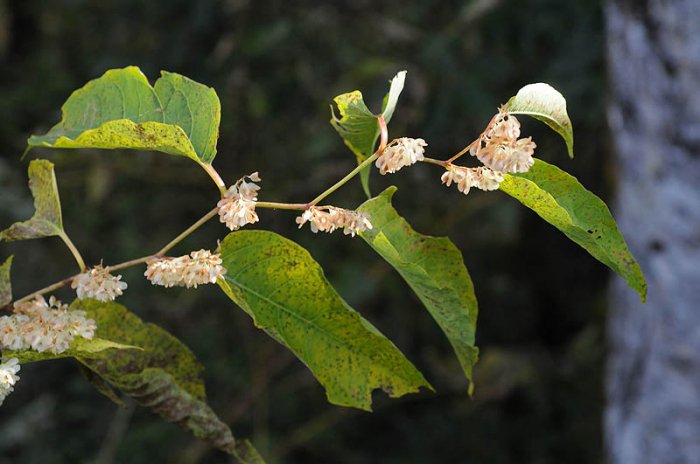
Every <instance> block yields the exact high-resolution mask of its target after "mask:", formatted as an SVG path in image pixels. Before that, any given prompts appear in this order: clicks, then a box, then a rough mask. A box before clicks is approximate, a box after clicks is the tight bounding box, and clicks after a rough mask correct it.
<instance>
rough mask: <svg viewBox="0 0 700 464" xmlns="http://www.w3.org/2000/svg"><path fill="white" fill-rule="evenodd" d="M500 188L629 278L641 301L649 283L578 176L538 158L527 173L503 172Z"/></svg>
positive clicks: (600, 204)
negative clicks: (512, 173)
mask: <svg viewBox="0 0 700 464" xmlns="http://www.w3.org/2000/svg"><path fill="white" fill-rule="evenodd" d="M504 178H505V180H504V181H503V182H502V183H501V186H500V189H501V190H502V191H504V192H506V193H507V194H508V195H510V196H512V197H513V198H515V199H516V200H518V201H520V202H521V203H522V204H524V205H525V206H527V207H528V208H530V209H531V210H533V211H534V212H535V213H537V214H538V215H539V216H540V217H541V218H542V219H544V220H545V221H547V222H549V223H550V224H552V225H553V226H554V227H556V228H557V229H559V230H561V231H562V232H564V234H566V236H567V237H569V238H570V239H571V240H573V241H574V242H576V243H578V244H579V245H581V246H582V247H583V248H584V249H585V250H586V251H588V252H589V253H590V254H591V255H592V256H593V257H594V258H596V259H597V260H598V261H600V262H602V263H603V264H605V265H607V266H608V267H610V268H611V269H612V270H613V271H615V272H616V273H618V274H619V275H621V276H622V277H624V278H625V279H626V280H627V283H628V284H629V286H630V287H632V288H633V289H635V290H636V291H637V293H639V296H640V297H641V299H642V301H644V300H645V299H646V291H647V284H646V281H645V280H644V275H643V274H642V270H641V269H640V267H639V264H637V261H636V260H635V259H634V257H633V256H632V254H631V253H630V251H629V249H628V248H627V244H626V243H625V239H624V238H623V237H622V234H621V233H620V231H619V230H618V228H617V224H616V223H615V220H614V219H613V217H612V214H610V210H609V209H608V207H607V206H606V205H605V203H604V202H603V200H601V199H600V198H598V197H597V196H596V195H594V194H593V193H591V192H590V191H588V190H586V189H585V188H584V187H583V186H582V185H581V184H580V183H579V182H578V181H577V180H576V178H575V177H573V176H571V175H569V174H567V173H566V172H564V171H562V170H561V169H559V168H557V167H556V166H553V165H551V164H547V163H545V162H544V161H541V160H535V165H534V166H533V167H532V168H531V169H530V170H529V171H528V172H526V173H523V174H515V175H510V174H506V175H504Z"/></svg>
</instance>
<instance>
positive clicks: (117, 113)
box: [28, 66, 221, 164]
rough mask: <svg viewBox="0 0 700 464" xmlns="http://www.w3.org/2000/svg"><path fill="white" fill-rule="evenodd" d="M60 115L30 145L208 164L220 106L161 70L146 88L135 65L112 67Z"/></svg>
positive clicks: (206, 92) (203, 89)
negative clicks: (148, 153) (153, 154)
mask: <svg viewBox="0 0 700 464" xmlns="http://www.w3.org/2000/svg"><path fill="white" fill-rule="evenodd" d="M62 114H63V117H62V119H61V122H59V123H58V124H56V125H55V126H54V127H53V128H51V130H50V131H49V132H48V133H46V134H45V135H33V136H31V137H30V138H29V140H28V144H29V146H30V147H35V146H44V147H54V148H102V149H118V148H125V149H138V150H153V151H160V152H163V153H168V154H171V155H181V156H186V157H188V158H191V159H193V160H195V161H196V162H198V163H200V164H211V162H212V161H213V160H214V156H216V141H217V138H218V131H219V121H220V118H221V105H220V103H219V99H218V97H217V96H216V92H214V90H213V89H211V88H210V87H207V86H205V85H202V84H199V83H197V82H194V81H192V80H190V79H187V78H186V77H183V76H180V75H179V74H174V73H167V72H163V75H162V77H161V78H160V79H158V81H157V82H156V84H155V88H154V87H151V85H150V84H149V83H148V79H146V77H145V76H144V75H143V73H142V72H141V71H140V70H139V68H137V67H135V66H129V67H126V68H123V69H112V70H109V71H107V72H106V73H105V74H104V75H102V76H101V77H99V78H97V79H94V80H92V81H90V82H88V83H87V84H86V85H85V86H83V87H82V88H81V89H78V90H76V91H75V92H73V94H72V95H71V96H70V97H69V98H68V100H67V101H66V102H65V103H64V105H63V107H62Z"/></svg>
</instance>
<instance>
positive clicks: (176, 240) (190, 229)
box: [155, 206, 219, 258]
mask: <svg viewBox="0 0 700 464" xmlns="http://www.w3.org/2000/svg"><path fill="white" fill-rule="evenodd" d="M218 212H219V207H218V206H217V207H216V208H214V209H212V210H211V211H209V212H208V213H207V214H205V215H204V216H202V217H201V218H200V219H199V220H198V221H197V222H195V223H194V224H192V225H191V226H189V227H188V228H187V229H185V231H184V232H182V233H181V234H180V235H178V236H177V237H175V238H174V239H172V240H171V241H170V243H168V244H167V245H165V246H164V247H163V248H161V249H160V251H158V253H156V254H155V256H157V257H159V258H160V257H162V256H163V255H165V253H167V252H168V251H170V249H171V248H173V247H174V246H175V245H177V244H178V243H180V242H181V241H182V240H183V239H184V238H185V237H187V236H188V235H190V234H191V233H192V232H194V231H195V230H197V229H199V228H200V227H202V225H204V224H205V223H206V222H207V221H209V219H211V218H213V217H214V216H216V215H217V214H218Z"/></svg>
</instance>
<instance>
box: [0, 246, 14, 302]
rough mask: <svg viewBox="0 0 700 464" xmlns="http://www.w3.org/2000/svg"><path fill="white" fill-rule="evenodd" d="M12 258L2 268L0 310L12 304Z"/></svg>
mask: <svg viewBox="0 0 700 464" xmlns="http://www.w3.org/2000/svg"><path fill="white" fill-rule="evenodd" d="M12 258H13V257H12V256H10V257H9V258H7V259H6V260H5V262H4V263H2V265H1V266H0V309H1V308H3V307H4V306H7V305H8V304H10V303H11V302H12V283H11V282H10V267H12Z"/></svg>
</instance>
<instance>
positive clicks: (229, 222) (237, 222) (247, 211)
mask: <svg viewBox="0 0 700 464" xmlns="http://www.w3.org/2000/svg"><path fill="white" fill-rule="evenodd" d="M246 177H247V178H248V179H249V180H250V181H251V182H246V180H245V179H246ZM255 182H260V176H259V175H258V173H257V172H254V173H252V174H250V175H248V176H244V177H241V178H240V179H238V181H237V182H236V183H235V184H233V185H232V186H231V187H229V189H228V190H227V191H226V193H224V197H223V198H222V199H221V200H219V203H217V206H218V207H219V220H220V221H221V222H223V223H224V224H226V227H228V228H229V229H231V230H237V229H240V228H241V227H243V226H244V225H246V224H253V223H256V222H258V214H257V213H256V212H255V202H256V201H257V200H258V190H260V186H259V185H258V184H256V183H255Z"/></svg>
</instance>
